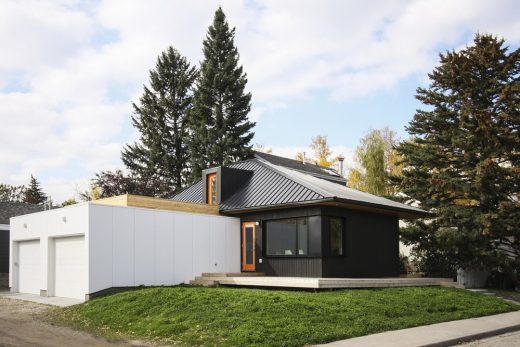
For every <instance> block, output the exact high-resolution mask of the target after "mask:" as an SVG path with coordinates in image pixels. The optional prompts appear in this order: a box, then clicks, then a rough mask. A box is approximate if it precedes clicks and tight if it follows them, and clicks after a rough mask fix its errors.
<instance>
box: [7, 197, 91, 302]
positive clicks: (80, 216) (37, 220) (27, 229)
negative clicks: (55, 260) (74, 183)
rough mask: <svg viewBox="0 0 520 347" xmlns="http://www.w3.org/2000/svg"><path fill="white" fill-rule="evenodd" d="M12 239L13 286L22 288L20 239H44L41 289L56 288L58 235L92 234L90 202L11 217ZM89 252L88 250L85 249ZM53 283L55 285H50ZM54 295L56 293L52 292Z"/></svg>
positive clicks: (42, 243)
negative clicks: (54, 254)
mask: <svg viewBox="0 0 520 347" xmlns="http://www.w3.org/2000/svg"><path fill="white" fill-rule="evenodd" d="M10 225H11V230H10V233H11V241H10V254H11V255H10V261H9V268H10V269H11V271H10V272H9V285H10V287H11V288H12V290H13V291H15V292H16V291H18V281H17V276H18V267H17V265H16V263H17V260H18V242H19V241H25V240H40V264H41V269H40V281H41V283H40V284H39V287H40V290H51V291H52V284H51V282H52V278H53V277H52V271H51V272H50V271H49V270H50V269H52V268H53V264H52V258H51V257H50V254H52V243H53V238H54V237H62V236H71V235H85V237H88V236H87V234H88V204H87V203H83V204H78V205H74V206H69V207H64V208H60V209H55V210H50V211H42V212H37V213H31V214H27V215H23V216H18V217H13V218H11V220H10ZM85 253H86V252H85ZM49 284H51V285H50V286H49ZM49 294H50V295H52V293H49Z"/></svg>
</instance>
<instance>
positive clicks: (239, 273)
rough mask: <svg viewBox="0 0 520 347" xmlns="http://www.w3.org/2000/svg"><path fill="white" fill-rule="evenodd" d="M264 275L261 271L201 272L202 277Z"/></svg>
mask: <svg viewBox="0 0 520 347" xmlns="http://www.w3.org/2000/svg"><path fill="white" fill-rule="evenodd" d="M258 276H265V273H263V272H203V273H202V277H258Z"/></svg>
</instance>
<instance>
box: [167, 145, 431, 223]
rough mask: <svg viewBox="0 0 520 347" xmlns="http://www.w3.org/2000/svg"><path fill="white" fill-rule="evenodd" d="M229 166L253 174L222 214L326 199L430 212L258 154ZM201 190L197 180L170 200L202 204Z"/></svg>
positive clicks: (404, 212)
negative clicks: (274, 161)
mask: <svg viewBox="0 0 520 347" xmlns="http://www.w3.org/2000/svg"><path fill="white" fill-rule="evenodd" d="M271 156H272V155H271ZM289 160H290V159H289ZM228 167H232V168H235V169H241V170H247V171H250V172H252V173H253V174H252V175H251V177H250V178H249V179H248V180H247V181H246V182H245V183H244V184H242V185H241V186H240V187H237V190H236V192H234V193H233V194H232V195H231V196H230V197H228V198H226V199H225V200H224V201H221V202H220V206H219V207H220V210H221V211H222V212H225V213H240V212H247V211H250V210H257V209H265V208H281V207H288V206H296V205H301V204H313V203H325V202H327V203H334V204H336V203H337V204H344V205H349V206H359V207H363V208H372V209H377V210H385V211H388V212H390V213H396V214H398V215H399V216H402V217H406V218H415V217H420V216H428V215H429V213H428V212H426V211H423V210H421V209H418V208H416V207H412V206H409V205H405V204H401V203H399V202H396V201H393V200H389V199H386V198H382V197H379V196H375V195H372V194H368V193H364V192H361V191H358V190H355V189H352V188H349V187H347V186H346V185H345V184H343V185H341V184H338V182H334V181H331V180H329V179H327V178H324V177H322V175H316V174H315V172H312V173H309V172H304V171H303V170H298V169H292V168H288V167H287V166H285V165H275V164H273V163H272V162H268V161H266V160H264V159H263V157H259V156H257V157H256V158H254V159H248V160H244V161H241V162H237V163H233V164H231V165H228ZM203 190H204V184H203V182H202V181H198V182H196V183H195V184H193V185H192V186H190V187H188V188H186V189H185V190H183V191H182V192H180V193H178V194H176V195H174V197H173V199H174V200H178V201H185V202H194V203H204V201H203V196H204V194H203V193H204V192H203Z"/></svg>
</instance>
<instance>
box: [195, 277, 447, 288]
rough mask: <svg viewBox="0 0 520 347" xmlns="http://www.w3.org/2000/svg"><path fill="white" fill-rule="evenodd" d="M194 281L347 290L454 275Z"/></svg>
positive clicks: (428, 282) (425, 282)
mask: <svg viewBox="0 0 520 347" xmlns="http://www.w3.org/2000/svg"><path fill="white" fill-rule="evenodd" d="M191 283H192V284H199V285H207V286H212V285H213V286H214V285H223V286H246V287H278V288H305V289H344V288H389V287H424V286H441V285H443V286H451V285H452V284H453V283H454V282H453V279H451V278H402V277H395V278H393V277H392V278H308V277H273V276H258V275H257V276H247V275H242V274H241V275H240V276H232V274H204V276H199V277H197V278H196V279H195V280H194V281H192V282H191Z"/></svg>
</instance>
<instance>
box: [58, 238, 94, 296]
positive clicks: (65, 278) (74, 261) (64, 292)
mask: <svg viewBox="0 0 520 347" xmlns="http://www.w3.org/2000/svg"><path fill="white" fill-rule="evenodd" d="M54 252H55V257H54V266H55V272H54V295H55V296H61V297H64V298H77V299H85V294H86V293H87V256H86V249H85V237H84V236H75V237H63V238H57V239H55V242H54Z"/></svg>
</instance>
